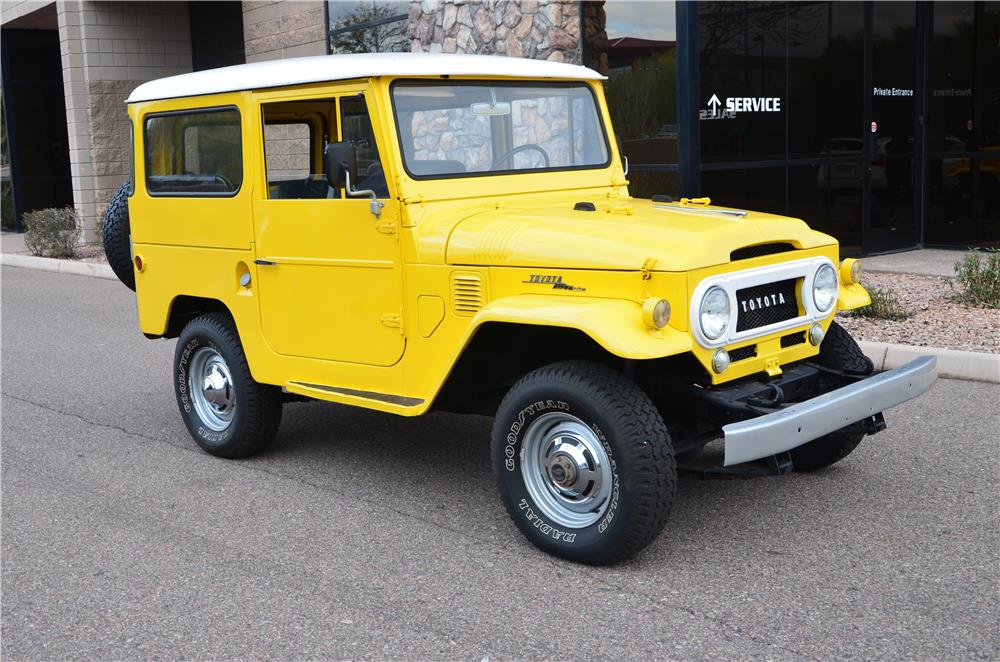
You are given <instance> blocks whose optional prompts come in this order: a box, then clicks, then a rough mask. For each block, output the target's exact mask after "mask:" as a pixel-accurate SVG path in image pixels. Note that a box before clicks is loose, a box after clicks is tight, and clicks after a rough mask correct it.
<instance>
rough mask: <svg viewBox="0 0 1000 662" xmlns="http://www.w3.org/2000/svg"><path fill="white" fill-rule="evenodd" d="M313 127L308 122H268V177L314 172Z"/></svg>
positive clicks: (266, 138) (282, 177) (266, 127)
mask: <svg viewBox="0 0 1000 662" xmlns="http://www.w3.org/2000/svg"><path fill="white" fill-rule="evenodd" d="M311 143H312V130H311V129H310V127H309V125H308V124H306V123H305V122H265V124H264V154H265V160H266V164H267V165H266V167H267V181H268V183H271V182H272V181H274V180H280V179H295V178H299V179H301V178H302V177H308V176H309V175H311V174H312V154H311V151H312V150H311V149H310V147H311Z"/></svg>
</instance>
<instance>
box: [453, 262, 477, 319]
mask: <svg viewBox="0 0 1000 662" xmlns="http://www.w3.org/2000/svg"><path fill="white" fill-rule="evenodd" d="M482 307H483V277H482V276H480V275H479V274H477V273H475V272H472V271H455V272H453V273H452V274H451V308H452V310H454V311H455V314H456V315H475V314H476V313H477V312H479V309H480V308H482Z"/></svg>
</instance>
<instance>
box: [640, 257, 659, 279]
mask: <svg viewBox="0 0 1000 662" xmlns="http://www.w3.org/2000/svg"><path fill="white" fill-rule="evenodd" d="M655 266H656V258H655V257H647V258H646V261H645V262H643V263H642V279H643V280H649V279H650V278H652V277H653V274H652V273H651V272H652V271H653V267H655Z"/></svg>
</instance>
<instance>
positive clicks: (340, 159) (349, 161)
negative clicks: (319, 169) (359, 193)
mask: <svg viewBox="0 0 1000 662" xmlns="http://www.w3.org/2000/svg"><path fill="white" fill-rule="evenodd" d="M323 165H324V167H325V168H326V181H327V183H329V184H330V187H331V188H350V187H349V186H348V181H349V182H350V185H351V186H353V185H354V183H355V182H357V181H358V156H357V152H355V150H354V145H353V144H351V142H350V141H346V140H345V141H342V142H339V143H327V144H326V148H325V149H324V150H323Z"/></svg>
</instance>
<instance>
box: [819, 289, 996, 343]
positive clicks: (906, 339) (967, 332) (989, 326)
mask: <svg viewBox="0 0 1000 662" xmlns="http://www.w3.org/2000/svg"><path fill="white" fill-rule="evenodd" d="M862 283H863V284H864V285H866V286H875V287H879V288H881V289H883V290H885V289H890V290H892V291H893V292H894V293H895V294H896V297H897V298H898V299H899V301H900V303H902V304H903V306H904V307H905V308H907V309H908V310H910V311H911V313H912V315H911V316H910V317H909V318H907V319H905V320H902V321H898V322H894V321H892V320H880V319H869V318H866V317H852V316H850V315H849V314H847V313H840V314H838V315H837V322H839V323H840V325H841V326H843V327H844V328H845V329H847V330H848V331H850V332H851V335H853V336H854V337H855V338H856V339H858V340H872V341H876V342H888V343H898V344H901V345H916V346H918V347H945V348H948V349H963V350H967V351H971V352H988V353H990V354H1000V310H994V309H991V308H975V307H972V306H966V305H963V304H960V303H957V302H955V301H953V300H952V294H953V291H952V289H951V287H950V286H949V285H948V279H947V278H942V277H940V276H917V275H913V274H897V273H873V272H867V273H865V275H864V279H863V281H862Z"/></svg>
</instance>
